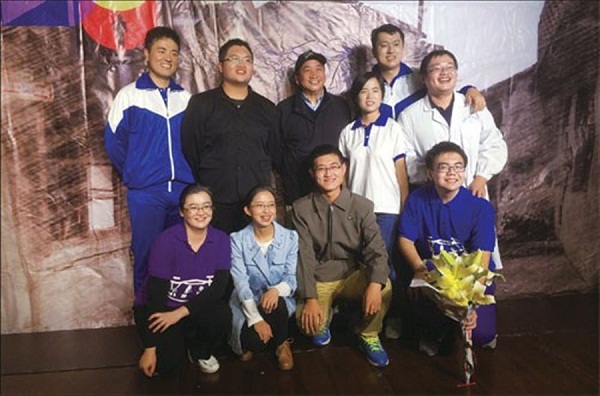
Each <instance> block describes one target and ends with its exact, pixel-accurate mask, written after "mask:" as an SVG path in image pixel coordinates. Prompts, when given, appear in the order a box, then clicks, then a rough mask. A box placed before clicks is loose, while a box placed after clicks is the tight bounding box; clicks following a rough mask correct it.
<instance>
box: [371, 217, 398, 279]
mask: <svg viewBox="0 0 600 396" xmlns="http://www.w3.org/2000/svg"><path fill="white" fill-rule="evenodd" d="M375 217H376V218H377V225H379V232H380V233H381V237H382V238H383V241H384V242H385V246H386V248H387V252H388V265H389V267H390V280H392V281H395V280H396V270H395V268H394V262H395V261H396V259H397V257H398V256H397V251H398V246H397V245H398V220H399V219H400V215H397V214H389V213H375Z"/></svg>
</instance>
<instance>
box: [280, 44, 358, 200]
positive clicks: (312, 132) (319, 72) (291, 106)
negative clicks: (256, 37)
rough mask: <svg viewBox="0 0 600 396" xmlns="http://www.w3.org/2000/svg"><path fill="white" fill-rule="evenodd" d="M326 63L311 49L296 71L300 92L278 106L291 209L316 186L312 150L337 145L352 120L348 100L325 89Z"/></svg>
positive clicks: (285, 192)
mask: <svg viewBox="0 0 600 396" xmlns="http://www.w3.org/2000/svg"><path fill="white" fill-rule="evenodd" d="M326 63H327V60H326V59H325V57H324V56H323V55H321V54H319V53H316V52H313V51H311V50H308V51H306V52H304V53H303V54H301V55H300V56H299V57H298V60H297V61H296V67H295V68H294V78H295V82H296V85H297V86H298V88H299V91H298V93H297V94H295V95H293V96H290V97H289V98H287V99H285V100H283V101H282V102H280V103H279V104H278V105H277V111H278V115H279V133H280V136H281V143H282V152H283V156H282V169H281V176H282V179H283V195H284V198H285V204H286V205H287V206H288V208H291V205H292V203H293V202H294V201H295V200H296V199H298V198H300V197H302V196H304V195H306V194H308V193H309V192H310V190H311V188H312V186H313V181H312V179H311V178H310V175H309V173H308V169H309V164H308V163H307V158H308V154H309V153H310V151H311V150H312V149H314V148H315V147H317V146H319V145H321V144H331V145H334V146H337V144H338V140H339V136H340V132H341V130H342V129H343V128H344V127H345V126H346V125H347V124H348V123H349V122H350V121H351V114H350V108H349V106H348V103H347V102H346V100H345V99H343V98H341V97H339V96H336V95H332V94H330V93H329V92H327V90H326V89H325V64H326ZM286 212H287V211H286Z"/></svg>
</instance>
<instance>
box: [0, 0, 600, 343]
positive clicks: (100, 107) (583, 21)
mask: <svg viewBox="0 0 600 396" xmlns="http://www.w3.org/2000/svg"><path fill="white" fill-rule="evenodd" d="M0 4H1V7H2V27H1V30H0V44H1V48H2V52H1V59H0V61H1V62H0V63H1V76H2V84H1V86H2V97H1V99H2V100H1V102H2V104H1V106H2V107H1V109H2V120H1V121H2V124H1V125H2V128H1V144H2V147H1V150H2V153H1V154H2V155H1V172H2V173H1V174H2V204H1V209H2V211H1V215H2V249H1V251H2V255H1V260H2V261H1V275H2V279H1V283H2V288H1V304H2V306H1V312H2V322H1V331H2V334H7V333H20V332H33V331H50V330H63V329H77V328H95V327H105V326H120V325H128V324H131V323H132V321H131V304H132V299H133V291H132V268H131V266H132V264H131V259H130V253H129V222H128V215H127V207H126V203H125V199H124V191H123V187H122V183H121V181H120V180H119V177H118V176H117V175H116V174H115V173H114V172H113V170H112V168H111V165H110V163H109V162H108V158H107V156H106V154H105V152H104V148H103V129H104V124H105V120H106V115H107V112H108V109H109V107H110V105H111V103H112V99H113V98H114V96H115V94H116V92H117V91H118V90H119V89H120V88H121V87H122V86H124V85H125V84H127V83H129V82H131V81H133V80H134V79H135V78H136V77H137V76H138V75H139V74H140V72H141V71H143V68H144V63H143V51H142V42H143V38H144V35H145V32H146V31H147V30H148V29H150V28H151V27H153V26H157V25H168V26H172V27H173V28H175V29H176V30H177V31H178V32H179V33H180V35H181V37H182V46H181V66H180V71H179V73H178V80H179V81H180V82H181V83H182V84H183V85H184V86H185V87H186V88H187V89H188V90H190V91H191V92H192V93H196V92H201V91H204V90H207V89H210V88H212V87H214V86H215V85H216V84H218V76H217V73H216V61H217V51H218V48H219V46H220V45H221V44H223V43H224V42H225V41H227V40H228V39H230V38H233V37H240V38H243V39H245V40H247V41H248V42H249V43H250V44H251V46H252V47H253V49H254V53H255V58H256V64H255V70H256V72H255V77H254V79H253V80H252V82H251V85H252V86H253V88H254V89H255V90H256V91H258V92H260V93H261V94H263V95H265V96H266V97H268V98H270V99H271V100H272V101H273V102H278V101H280V100H282V99H284V98H285V97H287V96H288V95H290V94H291V93H292V91H293V87H292V84H291V83H290V72H291V68H292V67H293V64H294V62H295V60H296V58H297V56H298V54H300V53H301V52H303V51H305V50H307V49H313V50H315V51H317V52H321V53H323V54H325V55H326V57H327V59H328V63H327V78H328V82H327V89H328V90H329V91H331V92H333V93H344V92H346V91H347V90H348V88H349V86H350V83H351V81H352V79H353V78H354V77H355V76H356V75H358V74H359V73H362V72H364V71H365V70H368V69H370V68H371V67H372V65H373V64H374V61H373V58H372V55H371V50H370V32H371V30H372V29H373V28H375V27H377V26H378V25H381V24H383V23H388V22H389V23H394V24H397V25H399V26H400V27H401V28H402V29H403V30H404V31H405V33H406V40H405V41H406V43H405V51H404V61H405V62H406V63H408V64H409V65H411V66H418V65H419V62H420V60H421V59H422V57H423V56H424V55H425V54H426V53H427V52H428V51H430V50H432V49H434V48H442V47H443V48H446V49H449V50H451V51H453V52H454V53H455V54H456V55H457V58H458V61H459V66H460V68H459V79H460V81H459V84H466V83H469V84H473V85H476V86H477V87H478V88H479V89H481V90H482V91H483V92H484V94H485V95H486V98H487V100H488V106H489V108H490V110H491V111H492V113H493V114H494V117H495V119H496V122H497V124H498V125H499V126H500V129H501V130H502V131H503V133H504V136H505V139H506V140H507V143H508V147H509V160H508V163H507V165H506V167H505V169H504V171H503V172H502V173H501V174H500V175H498V176H497V177H496V178H494V179H492V181H491V182H490V189H491V196H492V201H493V203H494V205H495V207H496V209H497V226H498V232H499V236H500V246H501V252H502V254H503V258H504V266H505V270H504V273H505V276H506V277H507V282H506V283H500V285H499V290H498V296H499V298H500V299H502V298H511V297H516V296H522V295H530V294H555V293H562V292H587V291H591V290H597V286H598V266H597V262H598V166H597V157H598V138H597V131H596V129H597V128H596V125H597V119H596V117H597V113H598V109H597V102H598V86H597V78H598V3H597V2H588V1H552V2H546V3H544V2H541V1H515V2H510V1H500V2H494V1H482V2H477V1H469V2H459V1H448V2H445V1H435V2H434V1H427V0H425V1H416V0H415V1H402V2H400V1H397V2H394V1H385V2H377V1H372V2H360V1H357V2H352V1H345V2H338V1H331V2H329V1H318V2H317V1H315V2H306V1H303V2H294V1H277V2H275V1H260V2H259V1H254V2H250V1H158V0H156V1H154V0H145V1H144V0H142V1H118V2H114V1H100V0H97V1H83V0H56V1H23V2H8V1H3V2H2V3H0Z"/></svg>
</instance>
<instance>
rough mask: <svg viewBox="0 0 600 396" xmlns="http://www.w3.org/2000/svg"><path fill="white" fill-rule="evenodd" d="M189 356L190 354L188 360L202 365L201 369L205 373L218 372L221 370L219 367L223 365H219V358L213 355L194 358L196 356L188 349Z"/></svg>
mask: <svg viewBox="0 0 600 396" xmlns="http://www.w3.org/2000/svg"><path fill="white" fill-rule="evenodd" d="M187 356H188V360H189V361H190V362H191V363H193V364H197V365H198V366H200V371H202V372H203V373H206V374H212V373H216V372H217V371H219V368H220V367H221V366H219V361H218V360H217V358H216V357H214V356H212V355H210V357H209V358H208V359H198V360H194V358H193V357H192V353H191V351H190V350H189V349H188V350H187Z"/></svg>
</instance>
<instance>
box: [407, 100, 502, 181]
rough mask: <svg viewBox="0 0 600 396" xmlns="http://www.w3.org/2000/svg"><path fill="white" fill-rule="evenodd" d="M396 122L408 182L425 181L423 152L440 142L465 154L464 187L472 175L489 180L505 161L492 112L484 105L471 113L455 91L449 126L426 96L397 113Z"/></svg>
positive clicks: (499, 133) (500, 137)
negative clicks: (401, 136)
mask: <svg viewBox="0 0 600 396" xmlns="http://www.w3.org/2000/svg"><path fill="white" fill-rule="evenodd" d="M398 122H399V123H400V125H401V126H402V130H403V132H404V134H405V142H406V166H407V171H408V180H409V182H410V183H411V184H423V183H425V182H426V181H427V172H426V167H425V154H426V153H427V151H428V150H429V149H430V148H431V147H433V146H434V145H436V144H437V143H439V142H443V141H451V142H453V143H456V144H458V145H459V146H460V147H462V149H463V150H464V151H465V153H466V154H467V157H468V164H467V168H466V172H465V187H468V185H469V184H471V182H472V181H473V179H474V178H475V176H476V175H479V176H482V177H484V178H486V179H487V180H490V179H491V178H492V176H494V175H496V174H497V173H499V172H500V171H501V170H502V168H504V165H505V164H506V159H507V148H506V142H505V141H504V137H503V136H502V132H500V130H499V129H498V127H496V123H495V122H494V118H493V117H492V114H491V113H490V112H489V110H488V109H487V108H486V109H483V110H482V111H479V112H477V113H474V114H471V110H470V108H469V106H468V105H466V104H465V97H464V95H462V94H460V93H458V92H455V93H454V104H453V107H452V118H451V125H450V126H449V125H448V123H447V122H446V120H445V119H444V117H443V116H442V115H441V114H440V112H439V111H438V110H436V109H435V108H433V106H432V104H431V102H430V100H429V97H427V96H426V97H424V98H423V99H420V100H419V101H417V102H415V103H414V104H412V105H411V106H409V107H408V108H406V109H405V110H404V111H403V112H402V113H400V115H399V117H398Z"/></svg>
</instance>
